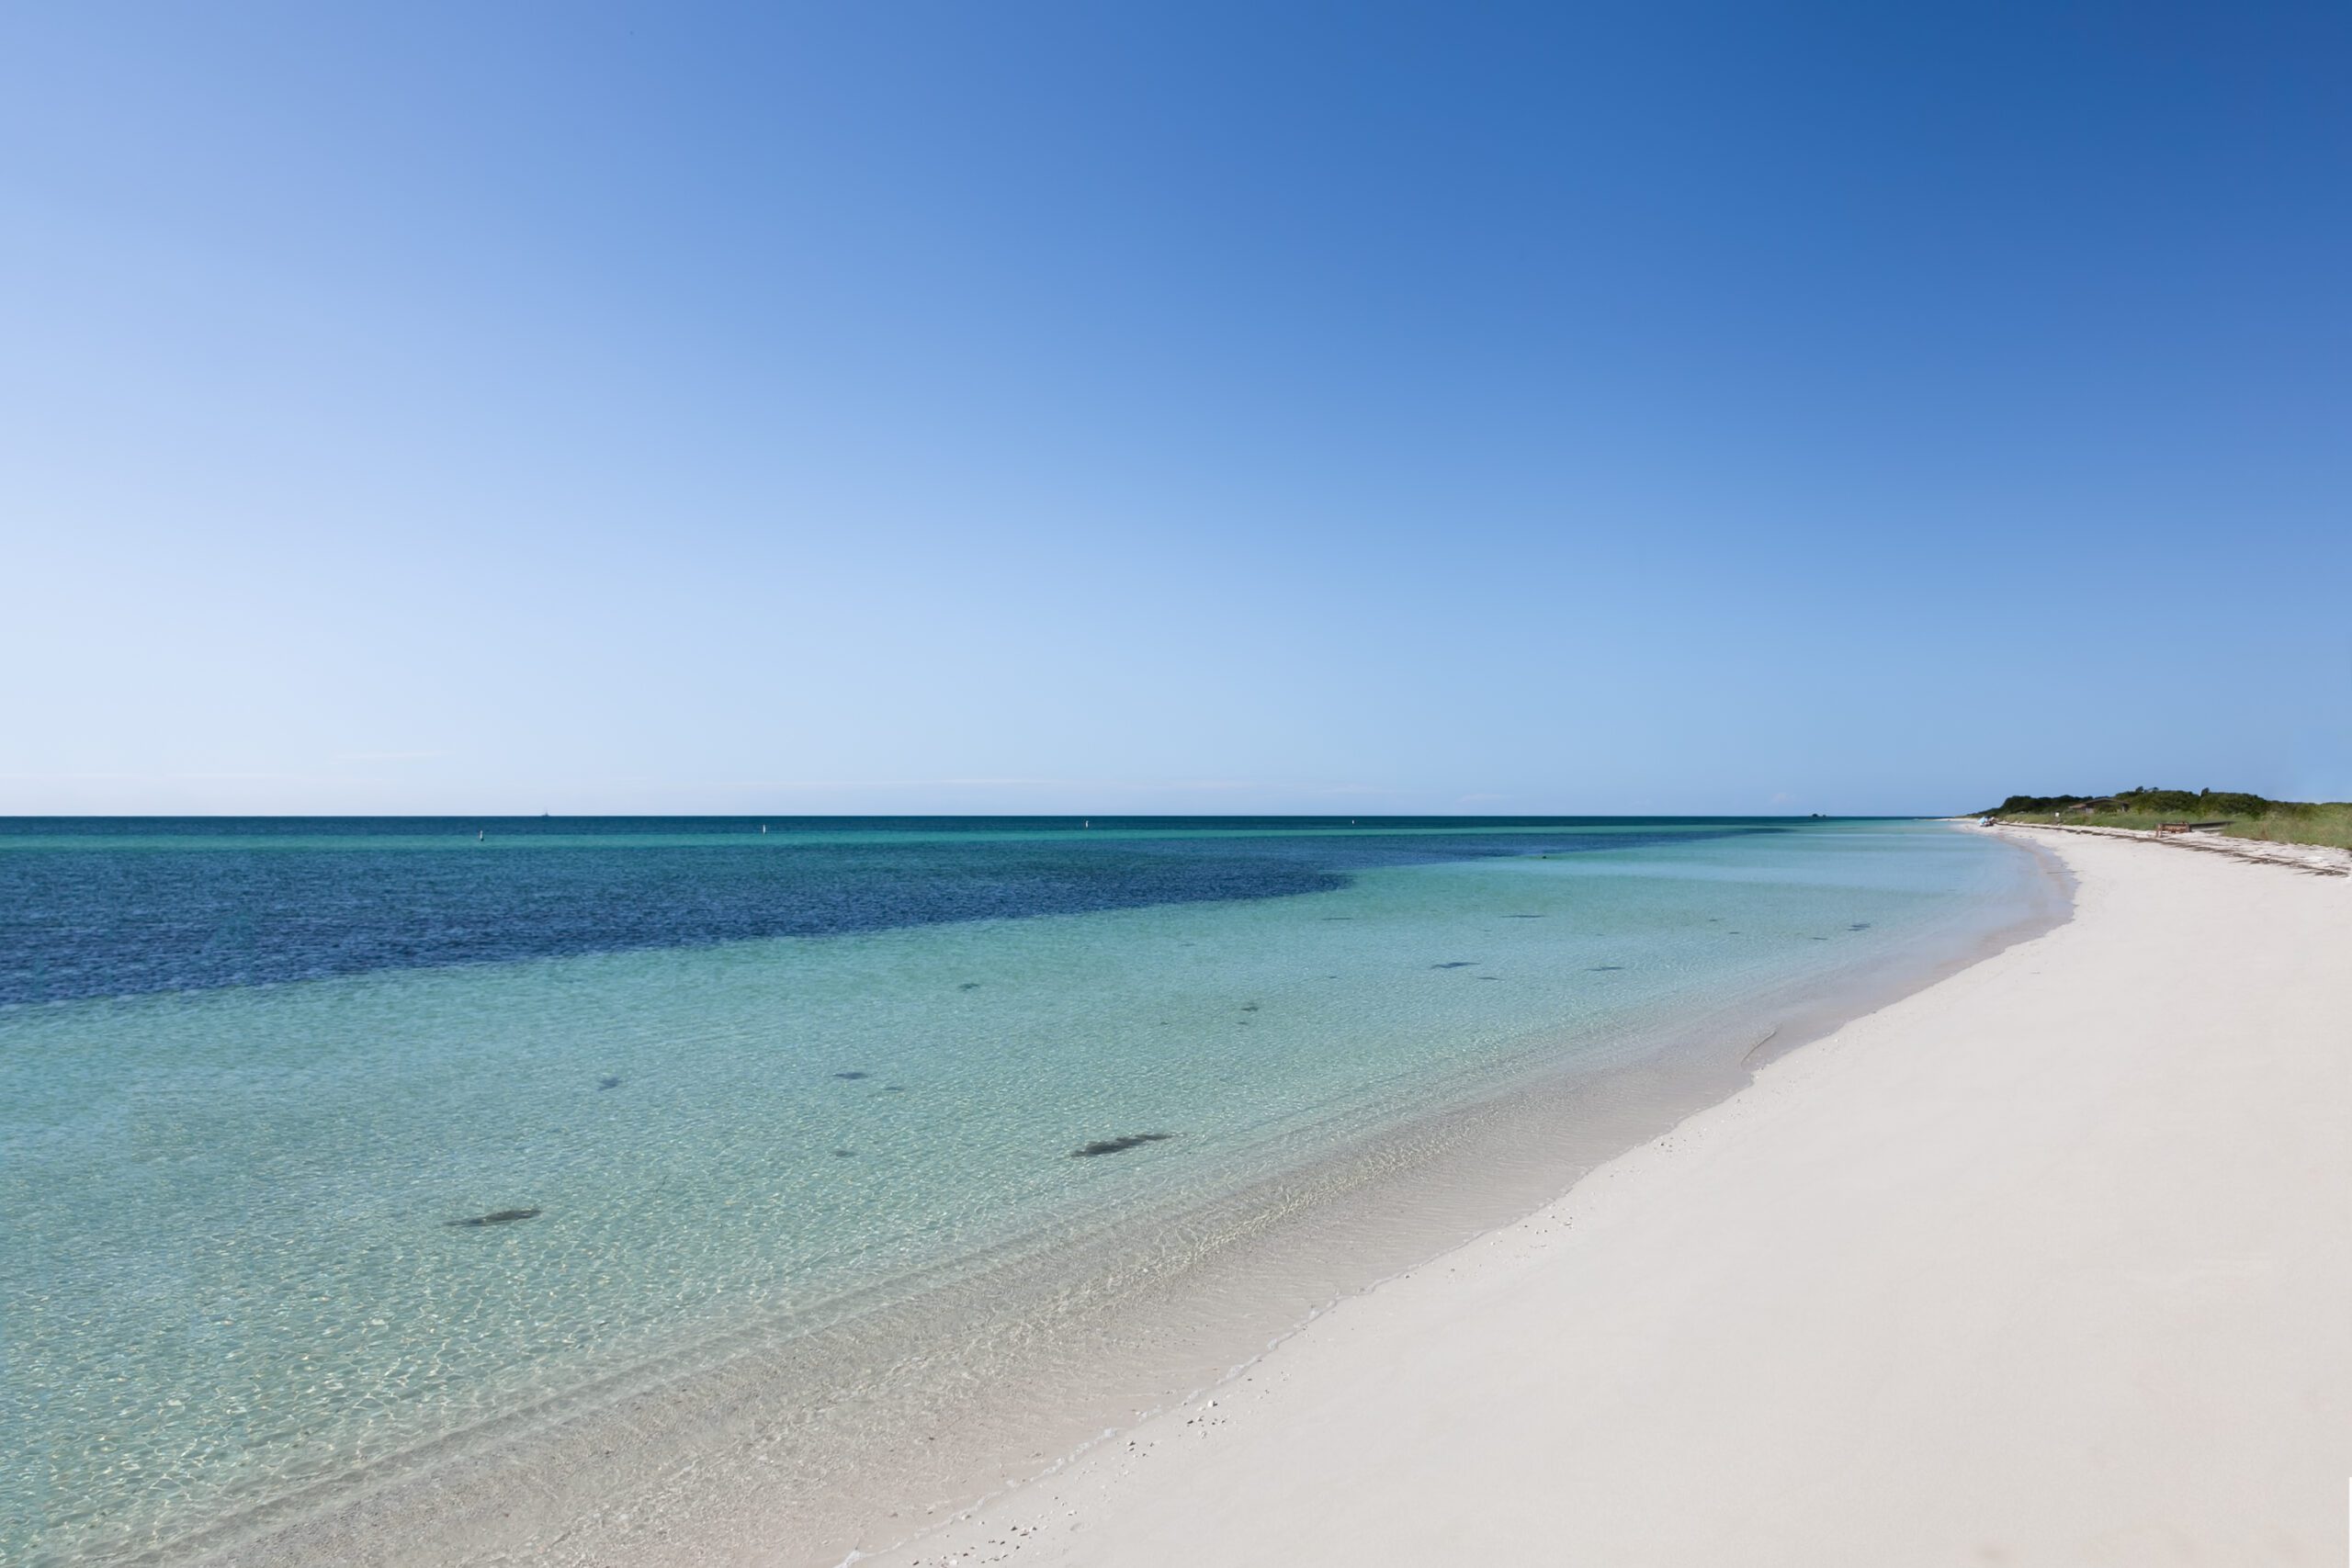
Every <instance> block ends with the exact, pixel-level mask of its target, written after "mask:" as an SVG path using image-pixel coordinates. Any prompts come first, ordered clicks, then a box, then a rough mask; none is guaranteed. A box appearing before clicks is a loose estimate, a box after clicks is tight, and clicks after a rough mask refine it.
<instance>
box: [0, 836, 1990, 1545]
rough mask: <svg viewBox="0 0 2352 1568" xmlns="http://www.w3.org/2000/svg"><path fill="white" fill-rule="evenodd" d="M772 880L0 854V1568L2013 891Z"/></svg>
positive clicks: (1722, 883)
mask: <svg viewBox="0 0 2352 1568" xmlns="http://www.w3.org/2000/svg"><path fill="white" fill-rule="evenodd" d="M758 826H759V825H758V824H757V823H755V822H754V823H741V824H719V825H711V824H686V825H681V824H675V823H630V822H625V821H618V822H605V823H597V824H579V823H561V824H546V823H539V824H524V823H513V824H490V825H488V829H487V830H486V832H485V836H484V837H483V838H482V839H481V840H476V839H475V837H474V834H475V831H476V830H477V825H476V824H472V823H467V824H464V825H462V826H460V825H457V824H452V823H431V824H380V823H311V824H298V825H291V826H286V825H271V824H222V823H219V822H202V823H141V824H129V825H124V824H75V823H24V822H19V823H16V824H11V825H7V826H6V828H0V910H5V911H6V913H5V915H0V921H5V924H0V936H5V938H6V948H5V951H6V961H5V964H0V987H6V988H5V989H0V997H6V998H7V1000H6V1003H5V1005H0V1322H5V1325H6V1326H5V1331H4V1332H5V1340H0V1350H4V1351H5V1362H0V1451H5V1452H6V1453H8V1454H9V1455H10V1456H11V1458H10V1462H9V1464H8V1465H7V1466H6V1467H5V1468H4V1469H0V1560H6V1561H11V1562H15V1561H25V1562H51V1561H54V1562H78V1561H104V1560H107V1559H109V1558H112V1557H117V1556H120V1555H122V1554H125V1553H127V1552H129V1551H134V1550H144V1549H148V1548H151V1547H153V1546H154V1545H155V1544H156V1543H158V1542H159V1541H160V1542H167V1541H169V1540H171V1539H172V1538H174V1537H175V1536H176V1535H178V1534H180V1533H182V1532H183V1531H185V1530H187V1529H193V1528H196V1527H198V1526H200V1525H202V1524H205V1523H207V1522H208V1521H209V1520H211V1519H213V1518H215V1517H219V1516H220V1515H222V1514H224V1513H226V1512H229V1511H232V1510H234V1509H236V1508H240V1507H245V1506H252V1505H254V1503H257V1502H264V1501H266V1500H268V1499H269V1498H270V1497H272V1496H273V1495H278V1494H280V1493H283V1492H285V1491H287V1490H288V1489H290V1488H291V1487H293V1486H294V1485H296V1484H298V1483H301V1482H303V1481H305V1480H307V1479H311V1478H316V1477H321V1476H331V1475H334V1474H335V1473H337V1472H341V1471H346V1470H348V1469H350V1468H351V1467H352V1466H354V1465H356V1464H358V1463H363V1462H366V1461H370V1460H372V1459H375V1458H378V1457H379V1456H382V1455H384V1454H387V1453H391V1452H395V1451H398V1450H402V1449H405V1448H410V1447H413V1446H414V1445H416V1444H418V1443H420V1442H423V1441H425V1440H428V1439H431V1438H436V1437H439V1436H442V1435H445V1434H447V1433H450V1432H453V1431H458V1430H462V1429H465V1428H467V1427H470V1426H473V1425H476V1424H478V1423H481V1422H482V1421H484V1420H486V1419H488V1418H491V1417H492V1416H497V1415H499V1414H501V1413H502V1412H503V1411H507V1410H511V1409H514V1408H516V1407H518V1406H519V1405H521V1404H525V1403H527V1402H528V1401H530V1400H532V1399H534V1398H537V1397H539V1396H542V1395H545V1394H548V1393H560V1392H561V1391H563V1390H565V1389H567V1388H572V1387H578V1386H581V1385H583V1384H585V1383H588V1382H591V1381H593V1380H595V1379H599V1378H604V1377H608V1376H611V1375H613V1374H616V1373H617V1372H621V1371H626V1369H628V1367H630V1366H631V1365H634V1364H638V1363H641V1362H643V1361H645V1360H646V1359H650V1358H652V1357H655V1356H661V1355H665V1354H668V1353H671V1352H673V1351H675V1350H677V1349H679V1348H681V1347H688V1346H692V1345H693V1344H695V1343H697V1342H700V1341H708V1340H712V1339H715V1338H717V1337H719V1336H721V1335H724V1334H727V1333H729V1332H731V1331H734V1330H736V1329H738V1328H741V1326H742V1325H747V1324H753V1323H766V1324H774V1323H777V1322H785V1323H789V1322H792V1321H795V1320H797V1318H799V1317H802V1316H807V1315H809V1314H817V1313H820V1311H824V1310H827V1309H829V1308H831V1307H832V1306H835V1305H837V1304H838V1303H842V1301H844V1300H846V1299H848V1298H850V1297H851V1296H852V1295H853V1294H855V1295H856V1296H857V1298H858V1299H859V1300H860V1301H861V1302H875V1301H884V1302H887V1301H888V1299H889V1296H890V1292H891V1289H892V1286H893V1282H894V1281H896V1280H910V1281H911V1280H914V1279H915V1278H917V1276H918V1275H919V1274H920V1273H921V1271H922V1270H924V1269H930V1268H933V1267H934V1266H936V1265H938V1264H940V1263H942V1262H943V1261H944V1260H950V1259H954V1258H958V1257H968V1256H972V1255H975V1254H977V1253H978V1252H979V1251H980V1250H981V1249H984V1248H989V1247H1000V1246H1002V1245H1004V1244H1007V1243H1012V1242H1018V1241H1020V1240H1021V1239H1022V1238H1023V1237H1029V1236H1035V1235H1048V1234H1052V1233H1053V1232H1054V1231H1055V1230H1056V1229H1057V1227H1062V1228H1067V1227H1070V1226H1073V1225H1078V1224H1091V1225H1096V1226H1099V1225H1100V1224H1102V1223H1103V1220H1104V1218H1105V1216H1111V1215H1115V1214H1116V1213H1118V1212H1120V1211H1122V1210H1125V1209H1130V1208H1132V1209H1136V1210H1138V1211H1140V1210H1142V1209H1144V1208H1146V1207H1148V1206H1152V1205H1160V1206H1164V1205H1165V1204H1167V1203H1168V1202H1170V1201H1173V1200H1179V1199H1182V1198H1184V1197H1187V1196H1194V1195H1198V1196H1207V1195H1213V1194H1215V1193H1217V1192H1220V1191H1228V1190H1235V1189H1237V1188H1238V1187H1239V1186H1241V1185H1242V1184H1243V1183H1245V1182H1248V1181H1250V1179H1253V1178H1255V1177H1258V1176H1261V1175H1262V1174H1264V1173H1266V1172H1269V1171H1272V1170H1275V1169H1278V1168H1284V1167H1286V1166H1292V1165H1295V1164H1297V1163H1298V1162H1300V1161H1302V1160H1306V1159H1311V1158H1312V1157H1313V1156H1315V1154H1316V1152H1317V1150H1318V1149H1320V1148H1324V1147H1328V1146H1332V1145H1335V1144H1336V1143H1337V1142H1339V1141H1340V1140H1342V1139H1345V1138H1349V1137H1352V1136H1356V1135H1359V1134H1363V1132H1364V1131H1365V1130H1366V1129H1368V1128H1374V1127H1378V1126H1380V1125H1383V1124H1385V1123H1391V1122H1398V1121H1402V1120H1404V1119H1408V1118H1410V1117H1412V1116H1415V1115H1417V1114H1422V1113H1426V1112H1427V1111H1430V1110H1431V1109H1433V1108H1436V1107H1439V1106H1442V1105H1443V1104H1446V1103H1448V1102H1451V1101H1453V1100H1461V1099H1463V1098H1465V1097H1468V1096H1471V1095H1475V1094H1476V1093H1478V1092H1480V1091H1481V1090H1482V1089H1486V1088H1487V1087H1489V1086H1491V1085H1493V1084H1494V1083H1496V1082H1498V1081H1499V1080H1500V1079H1501V1078H1502V1077H1506V1076H1507V1075H1509V1074H1510V1073H1512V1072H1514V1071H1519V1070H1523V1069H1524V1068H1525V1067H1527V1066H1529V1065H1530V1064H1531V1063H1532V1062H1534V1061H1536V1060H1538V1059H1542V1060H1544V1061H1547V1062H1555V1061H1562V1060H1565V1061H1567V1062H1569V1063H1571V1064H1572V1065H1577V1066H1594V1067H1600V1066H1607V1065H1610V1064H1611V1063H1612V1062H1613V1061H1616V1060H1618V1059H1620V1058H1622V1057H1623V1056H1624V1055H1626V1054H1628V1053H1629V1052H1632V1051H1634V1050H1636V1049H1648V1048H1651V1043H1654V1042H1655V1041H1656V1040H1657V1038H1659V1030H1660V1027H1661V1026H1662V1025H1663V1024H1666V1023H1668V1022H1670V1021H1671V1020H1672V1019H1674V1018H1675V1017H1677V1016H1696V1015H1697V1014H1698V1013H1700V1012H1701V1011H1702V1010H1711V1009H1720V1008H1722V1007H1723V1006H1724V1005H1726V1004H1728V1003H1733V1002H1736V998H1739V997H1741V996H1742V995H1744V994H1749V993H1752V992H1756V991H1759V990H1762V989H1764V988H1766V987H1786V986H1788V985H1790V984H1792V983H1798V982H1802V981H1804V979H1806V977H1808V976H1822V977H1824V978H1825V979H1826V978H1827V977H1828V976H1833V975H1838V974H1844V975H1851V974H1854V973H1856V972H1858V971H1861V970H1866V969H1867V968H1869V967H1870V966H1871V964H1873V963H1876V962H1880V961H1882V960H1883V959H1884V958H1885V957H1887V956H1888V955H1892V954H1894V953H1898V952H1904V951H1906V950H1908V949H1911V948H1916V947H1917V945H1918V944H1919V943H1921V942H1926V941H1930V940H1934V941H1942V942H1958V941H1960V940H1961V939H1962V937H1963V936H1964V935H1965V934H1967V933H1970V932H1977V931H1983V930H1985V929H1987V928H1989V927H1990V926H1991V925H1993V924H1996V923H1997V922H1998V921H1999V919H2002V918H2004V917H2005V915H2006V914H2007V913H2008V912H2009V911H2011V910H2013V909H2014V908H2015V906H2016V903H2017V900H2018V888H2019V883H2020V876H2021V872H2020V867H2019V865H2018V857H2017V856H2016V855H2015V853H2014V852H2011V851H2009V850H2007V849H2006V848H2005V847H2003V846H2000V845H1997V844H1995V843H1991V842H1989V841H1987V840H1980V839H1977V838H1974V837H1972V836H1968V835H1962V834H1958V833H1954V832H1951V831H1950V830H1948V829H1941V828H1939V827H1935V826H1929V825H1912V824H1894V823H1808V824H1758V823H1745V822H1713V823H1701V822H1687V821H1686V822H1644V823H1628V822H1608V821H1603V822H1592V821H1584V822H1514V823H1503V824H1496V823H1490V822H1479V823H1453V824H1436V825H1430V824H1426V823H1381V824H1369V823H1366V824H1359V825H1356V826H1354V827H1350V826H1349V825H1348V824H1346V823H1344V822H1336V821H1335V822H1327V823H1300V822H1256V823H1236V822H1233V821H1230V820H1218V821H1215V822H1207V823H1193V824H1168V823H1135V822H1124V823H1115V824H1114V823H1109V822H1103V823H1099V824H1097V825H1095V826H1093V827H1091V828H1080V827H1078V826H1077V825H1076V824H1060V823H1037V822H1026V823H1015V824H1008V823H1006V822H1003V821H973V822H967V823H957V822H922V823H896V824H852V825H843V824H842V823H839V822H828V823H823V824H809V823H781V822H771V823H770V824H769V831H768V832H767V833H765V834H764V835H763V834H761V833H760V832H759V831H758ZM109 987H111V988H109ZM1136 1134H1166V1135H1165V1136H1164V1137H1159V1138H1155V1139H1152V1140H1149V1141H1143V1142H1136V1143H1134V1144H1132V1145H1127V1146H1125V1147H1119V1148H1115V1149H1114V1150H1111V1151H1108V1152H1102V1153H1097V1154H1091V1155H1079V1154H1078V1153H1077V1152H1076V1151H1079V1150H1080V1149H1082V1148H1084V1147H1086V1146H1087V1145H1090V1144H1098V1143H1103V1142H1114V1143H1115V1142H1116V1141H1118V1140H1122V1139H1125V1138H1129V1137H1132V1136H1133V1135H1136ZM526 1211H527V1212H529V1217H527V1218H519V1219H513V1220H504V1221H501V1222H498V1223H492V1224H473V1225H469V1224H457V1223H453V1222H461V1221H464V1220H468V1219H473V1218H480V1217H482V1216H487V1215H492V1214H499V1213H516V1212H526Z"/></svg>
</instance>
